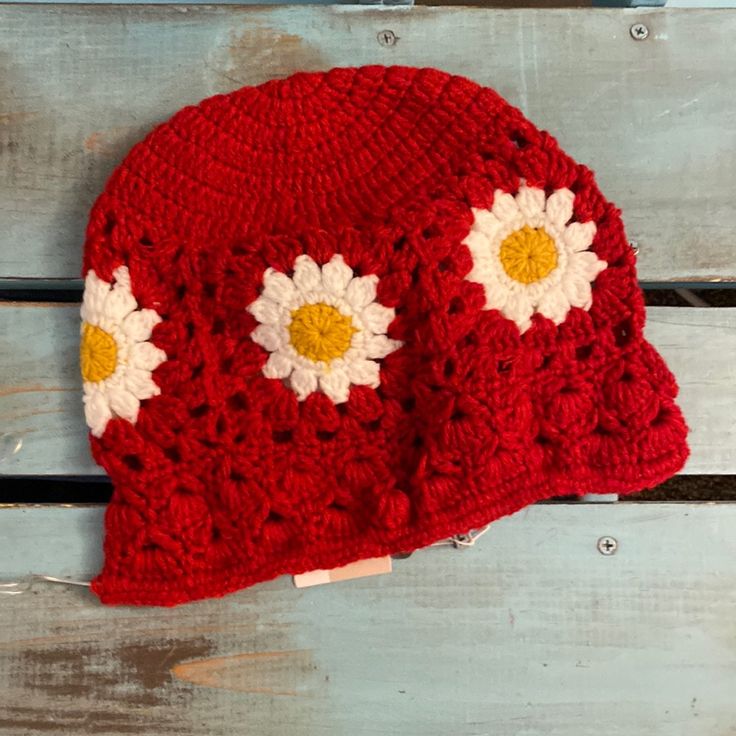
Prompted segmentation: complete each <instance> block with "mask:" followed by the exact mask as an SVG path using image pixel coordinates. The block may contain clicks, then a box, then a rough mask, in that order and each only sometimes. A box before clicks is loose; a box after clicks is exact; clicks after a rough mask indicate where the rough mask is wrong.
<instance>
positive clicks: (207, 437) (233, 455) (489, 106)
mask: <svg viewBox="0 0 736 736" xmlns="http://www.w3.org/2000/svg"><path fill="white" fill-rule="evenodd" d="M522 186H528V187H534V188H537V189H542V190H544V191H545V192H546V193H547V194H548V195H549V194H551V193H552V192H554V191H555V190H560V189H563V188H564V189H568V190H571V191H572V192H573V193H574V220H576V221H577V222H579V223H586V222H589V221H593V222H594V223H595V227H596V230H595V238H594V240H593V242H592V246H591V248H590V250H591V251H592V252H593V253H595V255H596V256H597V258H598V259H600V260H601V261H605V263H606V264H607V267H606V268H605V270H603V271H602V272H600V273H599V274H598V276H597V278H595V280H594V281H593V284H592V290H593V291H592V294H593V297H592V305H591V306H590V309H588V310H586V309H584V308H579V307H573V308H572V309H570V310H569V313H568V314H567V316H566V318H565V319H564V321H562V323H561V324H559V325H557V324H555V323H554V322H553V321H552V320H551V319H548V318H546V317H544V316H542V315H541V314H535V315H534V316H533V318H532V320H531V324H532V326H531V327H530V328H529V329H527V330H525V331H523V332H522V331H520V329H519V327H518V326H517V324H515V323H514V321H512V320H511V319H508V318H506V317H505V316H504V315H503V314H502V313H501V312H500V311H499V310H497V309H489V308H487V307H486V295H485V293H484V288H483V286H482V285H481V284H480V283H477V282H475V281H473V280H472V279H471V278H469V274H470V273H471V270H472V269H473V258H472V256H471V252H470V250H469V248H468V247H467V246H466V245H465V244H464V243H463V241H464V239H465V238H466V237H467V236H468V234H469V232H470V229H471V226H472V224H473V219H474V217H473V208H476V209H481V210H490V209H491V208H492V206H493V204H494V196H498V195H497V194H494V193H495V192H497V191H498V190H503V191H504V192H509V193H511V194H515V193H516V192H518V191H519V190H520V187H522ZM304 254H306V255H308V256H309V257H310V258H311V259H312V260H313V261H314V262H315V263H316V264H318V265H320V266H321V265H323V264H326V263H328V262H330V259H331V258H332V257H333V256H334V255H335V254H340V255H341V256H342V258H343V259H344V262H345V263H346V264H347V265H348V266H349V267H350V268H351V269H352V270H353V272H354V273H355V275H356V276H358V277H360V276H369V275H374V276H376V277H378V286H377V290H378V291H377V301H378V302H379V303H380V304H381V305H383V306H385V307H390V308H393V309H395V311H396V317H395V319H394V320H393V322H392V323H391V325H390V327H389V329H388V337H389V338H391V339H392V340H395V341H401V343H402V345H401V346H400V347H399V348H398V349H395V350H393V351H392V352H390V354H388V355H386V357H384V358H383V359H381V360H380V385H378V386H377V387H371V386H369V385H352V386H351V388H350V394H349V399H348V401H347V402H345V403H339V402H338V403H335V402H333V401H332V400H331V399H330V398H329V397H328V396H327V395H325V393H322V392H320V391H316V392H314V393H311V394H310V395H309V396H308V397H307V398H306V399H305V400H303V401H299V400H298V399H297V396H296V394H295V392H294V391H293V390H292V388H290V387H289V385H287V382H286V381H282V380H279V379H273V378H267V377H266V376H264V375H263V373H262V370H263V368H264V365H265V364H266V361H267V359H268V358H269V352H268V351H267V350H265V349H264V348H263V347H262V346H261V344H257V343H256V341H254V340H253V339H251V337H252V333H253V330H254V329H255V328H256V327H257V326H258V320H256V319H255V318H254V317H253V316H252V314H251V313H250V312H249V311H248V309H249V307H250V305H252V304H253V303H254V302H255V300H256V299H258V297H259V295H260V294H261V292H262V290H263V286H264V273H265V272H266V270H267V269H269V268H272V269H275V270H276V271H278V272H282V273H284V274H287V275H289V276H291V274H292V273H293V271H294V263H295V260H296V259H297V257H298V256H300V255H304ZM121 265H124V266H127V268H128V269H129V274H130V283H131V288H132V292H133V295H134V296H135V299H136V301H137V304H138V306H139V308H142V309H152V310H155V311H156V313H157V314H158V315H160V318H161V321H160V323H159V324H157V325H156V326H155V328H154V329H153V335H152V338H151V340H152V342H153V344H154V345H155V346H156V347H157V348H159V349H160V350H162V351H164V353H165V355H166V360H165V361H164V362H162V363H161V364H160V365H158V367H156V368H155V370H154V371H153V379H154V381H155V383H156V384H157V386H158V387H160V394H159V395H158V396H154V397H152V398H150V399H146V400H143V401H142V402H141V407H140V411H139V413H138V415H137V419H136V421H135V423H133V422H131V421H126V420H125V419H122V418H113V419H112V420H110V421H109V423H108V424H107V426H106V429H105V431H104V433H103V434H102V436H101V437H92V449H93V453H94V457H95V459H96V460H97V462H99V463H100V465H102V466H103V468H104V469H105V470H106V471H107V472H108V474H109V475H110V477H111V479H112V481H113V484H114V488H115V490H114V494H113V498H112V501H111V503H110V505H109V507H108V509H107V514H106V524H105V526H106V538H105V563H104V569H103V571H102V573H101V574H100V575H99V577H97V578H96V579H95V580H94V582H93V585H92V589H93V590H94V591H95V592H96V593H97V594H98V595H99V597H100V599H101V600H102V601H103V602H104V603H110V604H155V605H174V604H177V603H181V602H184V601H189V600H193V599H197V598H203V597H208V596H219V595H223V594H225V593H229V592H231V591H235V590H237V589H240V588H243V587H246V586H248V585H251V584H253V583H256V582H258V581H262V580H266V579H269V578H272V577H274V576H276V575H280V574H282V573H301V572H305V571H308V570H312V569H316V568H332V567H336V566H339V565H343V564H346V563H348V562H351V561H353V560H356V559H360V558H365V557H373V556H380V555H385V554H390V553H397V552H406V551H410V550H413V549H415V548H418V547H422V546H425V545H427V544H430V543H431V542H434V541H436V540H438V539H441V538H444V537H448V536H451V535H453V534H456V533H461V532H467V531H468V530H469V529H473V528H478V527H481V526H483V525H485V524H487V523H488V522H490V521H492V520H494V519H497V518H498V517H501V516H503V515H506V514H510V513H512V512H514V511H516V510H517V509H519V508H521V507H522V506H524V505H527V504H530V503H534V502H535V501H538V500H541V499H545V498H549V497H551V496H555V495H561V494H583V493H611V492H614V493H629V492H632V491H638V490H641V489H643V488H648V487H652V486H654V485H656V484H658V483H660V482H661V481H663V480H664V479H666V478H668V477H669V476H671V475H673V474H674V473H675V472H677V470H679V469H680V468H681V467H682V465H683V463H684V461H685V459H686V457H687V447H686V443H685V437H686V432H687V430H686V426H685V423H684V421H683V418H682V415H681V413H680V411H679V409H678V408H677V406H676V405H675V403H674V399H675V396H676V393H677V387H676V384H675V381H674V379H673V377H672V375H671V373H670V372H669V371H668V369H667V368H666V366H665V365H664V363H663V361H662V359H661V358H660V357H659V355H658V354H657V353H656V352H655V351H654V349H653V348H652V347H651V346H650V345H648V344H647V343H646V342H645V341H644V338H643V336H642V327H643V323H644V316H645V315H644V306H643V300H642V295H641V292H640V290H639V288H638V285H637V280H636V274H635V267H634V256H633V255H632V252H631V249H630V247H629V245H628V243H627V240H626V237H625V234H624V230H623V226H622V223H621V219H620V216H619V212H618V210H617V209H616V208H615V207H614V206H613V205H611V204H610V203H609V202H607V201H606V200H605V199H604V198H603V196H602V195H601V193H600V192H599V191H598V188H597V186H596V184H595V182H594V179H593V175H592V173H591V172H590V171H589V170H588V169H587V168H585V167H584V166H581V165H578V164H576V163H575V162H574V161H572V159H570V158H569V157H568V156H567V155H566V154H564V153H563V152H562V151H561V150H560V149H559V147H558V146H557V144H556V142H555V141H554V139H553V138H552V137H551V136H549V134H547V133H545V132H541V131H538V130H537V129H536V128H535V127H534V126H532V125H531V124H530V123H529V122H528V121H527V120H526V119H525V118H524V117H523V116H522V114H521V113H520V112H519V111H518V110H516V109H515V108H513V107H511V106H509V105H508V104H507V103H506V102H505V101H504V100H503V99H501V98H500V97H499V96H498V95H497V94H496V93H495V92H493V91H492V90H490V89H486V88H482V87H480V86H479V85H477V84H475V83H474V82H472V81H470V80H467V79H464V78H461V77H455V76H450V75H448V74H445V73H443V72H440V71H437V70H433V69H413V68H406V67H389V68H385V67H379V66H372V67H362V68H359V69H334V70H332V71H330V72H327V73H319V74H296V75H294V76H292V77H290V78H289V79H286V80H280V81H271V82H268V83H266V84H264V85H261V86H259V87H247V88H243V89H241V90H239V91H237V92H234V93H232V94H230V95H221V96H217V97H213V98H211V99H209V100H205V101H204V102H202V103H201V104H200V105H198V106H196V107H188V108H185V109H183V110H181V111H180V112H179V113H178V114H176V115H175V116H174V117H173V118H172V119H171V120H170V121H168V122H166V123H164V124H163V125H161V126H159V127H158V128H156V129H155V130H154V131H153V132H152V133H151V134H150V135H149V136H148V137H147V138H146V139H145V140H144V141H143V142H142V143H139V144H138V145H137V146H136V147H135V148H134V149H133V150H132V151H131V153H130V154H129V155H128V157H127V158H126V159H125V161H124V162H123V163H122V164H121V166H120V167H119V168H118V169H117V170H116V171H115V173H114V174H113V176H112V178H111V179H110V181H109V182H108V184H107V187H106V189H105V191H104V193H103V194H102V195H101V196H100V198H99V199H98V201H97V203H96V204H95V206H94V209H93V211H92V214H91V219H90V222H89V226H88V231H87V240H86V246H85V258H84V271H85V274H86V273H88V272H89V271H90V270H93V271H94V273H95V274H97V276H99V277H100V278H101V279H103V280H105V281H107V282H112V281H113V279H114V277H113V272H114V271H115V269H117V268H118V267H119V266H121Z"/></svg>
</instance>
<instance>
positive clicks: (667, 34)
mask: <svg viewBox="0 0 736 736" xmlns="http://www.w3.org/2000/svg"><path fill="white" fill-rule="evenodd" d="M636 21H643V22H645V23H647V24H648V26H649V28H650V35H649V37H648V38H647V40H646V41H643V42H639V41H635V40H634V39H632V37H631V36H630V34H629V28H630V26H631V25H632V24H633V23H634V22H636ZM384 29H389V30H392V31H393V32H394V33H395V35H396V37H397V38H398V41H397V43H396V44H394V45H392V46H384V45H381V44H380V43H379V41H378V36H379V33H380V32H381V31H383V30H384ZM734 37H736V12H733V11H728V10H722V11H718V10H692V11H688V10H667V9H660V10H651V9H650V10H646V9H645V10H635V11H634V10H621V9H619V10H606V9H601V8H595V9H582V8H579V9H550V10H540V9H517V10H514V9H505V10H503V9H482V8H463V7H456V8H418V7H417V8H411V9H407V8H404V9H386V8H358V7H347V6H332V7H307V6H299V7H274V8H265V7H247V6H243V7H236V6H181V5H180V6H160V5H158V6H155V5H154V6H145V5H141V6H135V5H125V6H109V5H67V6H65V5H38V4H36V5H25V4H24V5H20V4H19V5H0V48H2V51H3V81H4V84H3V85H0V110H1V111H2V112H0V279H7V278H21V277H31V278H43V279H49V278H74V277H77V276H78V274H79V268H80V258H81V243H82V238H83V230H84V224H85V219H86V212H87V210H88V208H89V206H90V204H91V203H92V201H93V199H94V197H95V195H96V194H97V193H98V192H99V191H100V189H101V187H102V185H103V182H104V181H105V179H106V178H107V176H108V175H109V174H110V172H111V171H112V169H113V167H114V166H115V165H116V163H117V162H118V161H119V160H120V159H121V157H122V156H123V154H124V153H125V151H127V149H128V148H129V147H130V146H131V145H132V144H133V143H134V142H135V141H137V140H138V139H139V138H141V137H142V136H143V135H144V134H145V133H146V131H148V130H149V129H150V128H151V126H152V125H154V124H155V123H157V122H159V121H162V120H164V119H165V118H167V117H168V116H169V115H171V114H172V113H173V112H174V111H175V110H177V109H178V108H180V107H181V106H183V105H185V104H190V103H193V102H196V101H198V100H199V99H201V98H203V97H206V96H209V95H212V94H215V93H218V92H227V91H230V90H232V89H235V88H237V87H239V86H241V85H244V84H254V83H259V82H262V81H264V80H266V79H268V78H272V77H283V76H286V75H288V74H289V73H291V72H294V71H296V70H318V69H326V68H329V67H332V66H339V65H352V64H369V63H381V64H411V65H417V66H423V65H431V66H436V67H441V68H444V69H446V70H448V71H450V72H454V73H459V74H464V75H466V76H469V77H472V78H474V79H476V80H478V81H479V82H481V83H483V84H489V85H491V86H494V87H496V88H497V89H498V90H499V92H501V93H502V94H503V95H504V96H506V97H507V98H508V99H509V100H510V101H511V102H512V103H513V104H515V105H519V106H520V107H521V108H522V109H523V110H524V111H525V112H526V113H527V114H528V115H529V116H530V117H531V119H532V120H534V121H535V122H536V123H537V124H538V125H540V126H542V127H544V128H547V129H549V130H550V131H552V132H553V133H554V134H555V135H557V137H558V138H559V140H560V142H561V143H562V145H563V146H564V147H565V148H566V149H567V150H568V151H569V152H570V153H571V154H572V155H573V156H575V157H576V158H577V159H578V160H580V161H583V162H585V163H588V164H590V165H591V166H592V167H593V168H594V169H595V170H596V171H597V172H598V179H599V182H600V184H601V187H602V189H603V191H604V192H605V193H606V195H607V196H608V197H609V198H610V199H612V200H613V201H615V202H616V203H617V204H618V205H619V206H621V207H622V208H623V211H624V216H625V221H626V224H627V228H628V234H629V236H630V238H631V239H632V240H634V241H636V242H637V243H638V245H639V247H640V249H641V257H640V275H641V277H642V279H643V280H645V281H649V282H661V281H678V282H691V283H694V282H718V281H727V280H733V279H734V278H736V257H735V255H736V242H735V240H734V232H736V208H734V207H733V201H732V193H733V192H734V191H735V190H736V106H734V105H733V104H732V98H733V95H732V92H733V79H734V74H735V73H736V55H734V54H733V38H734Z"/></svg>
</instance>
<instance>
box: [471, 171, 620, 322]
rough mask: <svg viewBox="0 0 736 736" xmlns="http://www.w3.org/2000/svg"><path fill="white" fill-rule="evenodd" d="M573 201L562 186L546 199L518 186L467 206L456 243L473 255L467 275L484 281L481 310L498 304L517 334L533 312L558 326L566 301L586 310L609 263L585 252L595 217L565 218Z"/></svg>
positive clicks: (538, 192)
mask: <svg viewBox="0 0 736 736" xmlns="http://www.w3.org/2000/svg"><path fill="white" fill-rule="evenodd" d="M574 199H575V194H574V193H573V192H571V191H570V190H569V189H557V190H555V191H554V192H553V193H552V194H551V195H550V196H549V197H546V196H545V192H544V190H543V189H536V188H534V187H527V186H525V185H522V186H521V187H520V189H519V191H518V193H517V194H516V196H513V195H511V194H509V193H508V192H504V191H503V190H500V189H497V190H496V191H495V193H494V196H493V207H492V209H491V210H484V209H475V208H474V209H473V215H474V216H475V221H474V223H473V226H472V228H471V231H470V233H469V234H468V236H467V237H466V238H465V240H464V241H463V242H464V243H465V245H467V246H468V248H469V249H470V253H471V255H472V257H473V268H472V270H471V271H470V273H469V274H468V277H467V278H468V279H469V280H470V281H474V282H476V283H479V284H482V285H483V286H484V288H485V292H486V308H487V309H498V310H499V311H500V312H501V313H502V314H503V315H504V316H505V317H507V318H508V319H511V320H513V321H514V322H516V324H517V325H518V326H519V329H520V330H521V332H525V331H526V330H528V329H529V327H531V324H532V322H531V317H532V314H534V313H535V312H538V313H539V314H542V315H544V316H545V317H548V318H549V319H551V320H552V321H553V322H554V323H555V324H560V323H561V322H563V321H564V320H565V317H567V313H568V312H569V311H570V309H571V307H581V308H582V309H585V310H588V309H590V307H591V303H592V299H593V297H592V291H591V287H590V285H591V283H592V282H593V281H594V280H595V278H596V276H598V274H599V273H600V272H601V271H602V270H603V269H604V268H606V266H607V265H608V264H607V263H606V262H605V261H602V260H600V259H599V258H598V256H596V254H595V253H593V252H592V251H590V250H588V249H589V248H590V246H591V244H592V242H593V237H594V236H595V232H596V227H595V223H594V222H570V220H571V219H572V214H573V210H572V205H573V201H574ZM568 223H569V224H568Z"/></svg>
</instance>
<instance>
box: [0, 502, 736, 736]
mask: <svg viewBox="0 0 736 736" xmlns="http://www.w3.org/2000/svg"><path fill="white" fill-rule="evenodd" d="M101 513H102V510H101V508H99V507H98V508H36V509H25V510H19V509H0V539H1V540H4V543H3V552H4V554H3V555H1V556H0V576H1V577H4V578H5V579H8V577H10V578H15V576H17V575H18V574H25V573H26V572H28V571H31V572H36V573H37V572H44V573H51V574H54V573H56V574H59V573H61V574H66V573H68V574H70V575H74V576H86V575H88V574H89V573H90V572H91V571H93V570H94V569H95V568H96V567H97V565H98V564H99V560H100V557H99V549H98V535H97V533H96V532H95V533H94V535H93V536H94V545H91V544H90V538H89V537H88V530H90V529H91V528H92V527H94V528H95V529H99V527H100V524H101ZM735 532H736V505H729V504H720V505H718V504H716V505H709V504H698V505H688V504H672V505H664V504H663V505H652V504H647V505H644V506H640V505H638V504H617V505H614V506H601V505H590V506H581V505H553V506H535V507H532V508H529V509H527V510H525V511H522V512H520V513H519V514H517V515H515V516H513V517H511V518H507V519H503V520H501V521H499V522H497V523H496V524H494V525H493V526H492V527H491V530H490V531H489V532H488V533H487V534H486V536H485V537H483V539H482V540H481V541H480V542H479V543H478V546H476V547H475V548H472V549H467V550H463V551H458V550H454V549H451V548H447V547H436V548H431V549H427V550H420V551H418V552H415V553H414V554H413V555H412V556H411V557H410V558H409V559H407V560H402V561H396V563H395V565H394V572H393V573H392V574H391V575H388V576H381V577H374V578H365V579H362V580H354V581H349V582H343V583H338V584H335V585H330V586H325V587H318V588H308V589H303V590H297V589H295V588H293V587H292V585H291V582H290V580H289V579H288V578H285V577H282V578H280V579H278V580H275V581H272V582H270V583H266V584H263V585H259V586H257V587H254V588H251V589H249V590H245V591H242V592H240V593H238V594H235V595H232V596H228V597H226V598H224V599H222V600H213V601H205V602H200V603H195V604H190V605H187V606H182V607H179V608H175V609H168V610H161V609H152V608H146V609H132V608H115V609H110V608H105V607H102V606H100V605H99V604H98V602H97V600H96V599H95V598H94V597H93V596H92V595H91V594H90V593H89V592H88V591H87V590H85V589H79V588H67V587H65V586H60V585H53V584H49V583H35V584H33V586H32V587H31V588H30V589H29V590H27V591H26V592H24V593H22V594H20V595H17V596H13V597H11V596H2V595H0V611H1V614H2V621H3V624H4V625H3V626H2V627H0V733H2V734H3V735H4V734H8V736H34V735H35V734H42V733H49V734H74V736H85V735H86V734H95V735H97V736H99V735H101V734H109V735H113V734H114V735H116V736H117V735H118V734H131V733H135V734H140V736H161V735H164V734H171V735H172V736H190V735H191V736H194V735H196V736H232V734H233V733H243V734H262V735H263V736H283V735H284V734H290V735H292V736H300V735H302V734H303V735H304V736H333V735H334V736H345V735H346V734H351V735H354V736H363V735H366V736H367V735H368V734H381V735H382V736H383V735H384V734H385V735H393V734H397V735H398V734H401V735H402V736H427V735H428V734H431V735H432V736H434V735H437V736H440V735H441V734H458V736H481V734H483V735H486V734H488V735H490V734H493V735H494V736H519V735H520V734H524V735H527V734H528V735H529V736H531V735H532V734H534V735H535V736H593V735H594V734H600V733H601V731H603V732H605V733H606V734H607V736H641V735H643V734H646V735H647V736H672V734H688V736H727V735H728V734H733V733H734V732H735V729H736V711H734V702H733V696H734V692H736V616H735V615H734V614H735V613H736V566H734V564H733V561H734V559H735V558H736V533H735ZM602 535H612V536H614V537H615V538H616V539H617V540H618V541H619V543H620V547H619V551H618V552H617V554H615V555H613V556H611V557H604V556H602V555H601V554H600V553H599V552H598V551H597V549H596V540H597V539H598V538H599V537H600V536H602ZM7 551H9V552H10V556H8V555H7V554H5V552H7Z"/></svg>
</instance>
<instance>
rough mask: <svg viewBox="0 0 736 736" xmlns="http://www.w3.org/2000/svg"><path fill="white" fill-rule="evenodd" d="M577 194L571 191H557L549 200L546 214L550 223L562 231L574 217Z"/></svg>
mask: <svg viewBox="0 0 736 736" xmlns="http://www.w3.org/2000/svg"><path fill="white" fill-rule="evenodd" d="M574 201H575V194H574V193H573V192H571V191H570V190H569V189H557V190H555V191H554V192H552V194H550V196H549V198H548V199H547V207H546V210H545V211H546V213H547V218H548V219H549V221H550V222H551V223H552V224H553V225H555V227H556V228H557V229H558V230H560V231H561V230H562V229H563V228H564V227H565V225H566V224H567V223H568V222H569V221H570V218H571V217H572V204H573V202H574Z"/></svg>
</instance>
